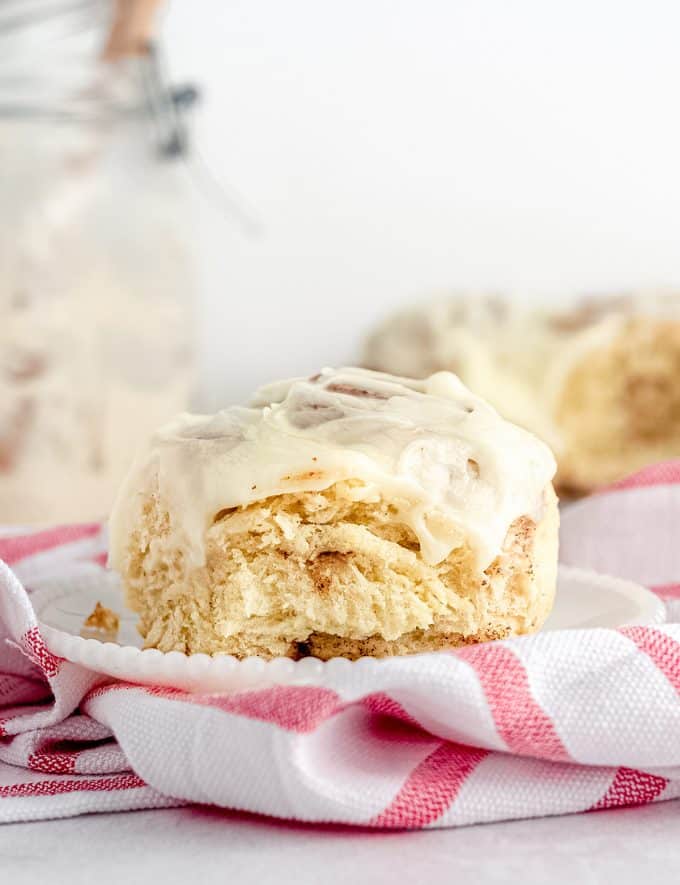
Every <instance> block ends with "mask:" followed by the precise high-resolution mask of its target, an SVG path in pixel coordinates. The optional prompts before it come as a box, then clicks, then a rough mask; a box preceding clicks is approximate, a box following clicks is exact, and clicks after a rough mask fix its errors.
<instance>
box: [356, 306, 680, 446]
mask: <svg viewBox="0 0 680 885" xmlns="http://www.w3.org/2000/svg"><path fill="white" fill-rule="evenodd" d="M679 313H680V295H679V294H677V293H673V292H641V293H631V294H629V295H611V296H602V297H598V296H590V297H587V298H583V299H579V300H568V301H566V302H564V303H562V304H560V305H559V306H558V307H540V306H536V305H532V304H530V303H529V302H528V301H526V300H523V299H521V298H510V297H507V298H505V297H501V296H497V295H492V294H480V293H475V294H460V295H455V296H451V297H448V298H439V299H435V300H433V301H431V302H427V303H425V304H424V305H421V306H418V307H415V308H412V309H407V310H405V311H403V312H400V313H397V314H395V315H393V316H391V317H390V318H389V319H388V320H387V321H386V322H385V323H383V324H382V326H380V327H379V328H378V329H377V330H376V331H375V332H374V334H373V335H372V336H371V337H370V338H369V340H368V341H367V343H366V347H365V352H364V364H365V365H367V366H371V367H373V368H376V369H380V370H384V371H389V372H398V373H403V374H407V375H411V376H413V377H415V378H422V377H424V376H426V375H428V374H430V373H431V372H433V371H437V370H440V369H444V368H446V369H451V370H452V371H455V372H456V373H457V374H458V375H460V377H461V378H462V379H463V380H464V382H465V384H467V385H469V386H470V388H471V389H472V390H474V391H475V393H477V394H479V395H480V396H482V397H484V398H485V399H487V400H488V401H489V402H491V403H492V404H493V405H494V406H495V407H496V408H497V409H498V410H499V411H500V412H501V414H502V415H503V416H504V417H505V418H507V419H508V420H510V421H513V422H516V423H517V424H520V425H521V426H522V427H526V428H528V429H529V430H531V431H532V432H533V433H536V434H538V435H539V436H540V437H541V438H542V439H544V440H545V441H546V442H547V443H548V444H549V445H550V446H551V448H552V449H553V451H554V452H555V453H556V454H557V456H558V457H559V455H560V454H561V453H562V451H563V449H564V445H565V440H564V439H563V434H562V430H561V428H560V423H559V416H558V414H557V413H558V407H559V403H560V401H561V397H562V394H563V391H564V389H565V386H566V385H567V384H568V381H569V376H570V374H571V372H572V371H573V369H574V368H575V366H577V365H578V363H579V362H580V361H581V360H582V359H583V358H584V357H585V356H587V354H588V353H591V352H593V351H596V350H598V349H600V348H604V347H606V346H607V345H609V344H611V343H612V342H613V341H614V340H615V339H616V338H617V336H619V335H620V334H621V333H622V331H623V330H624V329H625V325H626V323H627V321H629V320H630V319H631V317H635V316H659V317H666V316H668V317H677V316H678V314H679Z"/></svg>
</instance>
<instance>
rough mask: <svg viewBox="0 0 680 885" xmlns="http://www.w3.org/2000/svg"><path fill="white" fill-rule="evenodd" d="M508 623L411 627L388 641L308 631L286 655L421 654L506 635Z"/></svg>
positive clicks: (324, 657)
mask: <svg viewBox="0 0 680 885" xmlns="http://www.w3.org/2000/svg"><path fill="white" fill-rule="evenodd" d="M509 635H510V627H507V626H506V627H489V628H488V629H487V630H484V631H480V632H479V633H475V634H473V635H470V636H463V634H462V633H438V632H435V631H426V630H414V631H413V632H412V633H407V634H406V635H405V636H401V637H400V638H399V639H394V640H392V641H388V640H386V639H384V638H383V637H382V636H369V637H368V638H367V639H346V638H344V637H342V636H331V635H329V634H328V633H312V634H311V635H310V636H308V637H307V639H306V640H305V641H304V642H296V643H294V645H293V646H292V647H291V652H290V657H292V658H293V659H294V660H296V661H298V660H301V659H302V658H309V657H313V658H319V659H320V660H322V661H329V660H331V659H332V658H349V660H351V661H355V660H357V658H362V657H372V658H391V657H394V656H395V655H412V654H422V653H424V652H432V651H447V650H450V649H453V648H460V647H461V646H463V645H475V644H476V643H478V642H489V641H491V640H496V639H507V637H508V636H509Z"/></svg>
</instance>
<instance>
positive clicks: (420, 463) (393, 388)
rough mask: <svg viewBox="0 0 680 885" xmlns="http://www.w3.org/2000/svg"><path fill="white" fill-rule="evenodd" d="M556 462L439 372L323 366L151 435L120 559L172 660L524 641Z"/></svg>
mask: <svg viewBox="0 0 680 885" xmlns="http://www.w3.org/2000/svg"><path fill="white" fill-rule="evenodd" d="M554 470H555V463H554V460H553V457H552V454H551V453H550V451H549V449H548V448H547V447H546V446H545V445H544V444H543V443H542V442H540V441H539V440H538V439H536V438H535V437H533V436H532V435H530V434H529V433H527V432H526V431H525V430H522V429H520V428H519V427H516V426H514V425H513V424H510V423H509V422H507V421H505V420H504V419H502V418H500V417H499V415H498V414H497V413H496V412H495V411H494V409H493V408H491V407H490V406H489V405H488V404H487V403H485V402H484V401H483V400H481V399H480V398H479V397H477V396H474V395H473V394H471V393H470V392H469V391H468V390H467V389H466V388H465V387H464V386H463V385H462V383H461V382H460V381H459V380H458V379H457V378H456V377H455V376H454V375H452V374H450V373H447V372H441V373H438V374H435V375H433V376H432V377H429V378H427V379H425V380H422V381H413V380H409V379H405V378H398V377H392V376H389V375H384V374H380V373H376V372H370V371H366V370H362V369H352V368H349V369H340V370H332V369H325V370H323V371H322V372H321V373H320V374H318V375H316V376H314V377H312V378H298V379H294V380H291V381H285V382H281V383H278V384H274V385H271V386H269V387H266V388H263V389H262V390H260V391H259V392H258V393H257V394H256V396H255V398H254V400H253V404H252V406H251V407H249V408H243V407H232V408H229V409H225V410H223V411H221V412H218V413H217V414H216V415H212V416H201V415H186V414H185V415H181V416H179V417H178V418H177V419H176V420H175V421H173V422H172V423H170V424H168V425H166V426H165V427H163V428H162V429H161V430H159V431H158V433H157V434H156V435H155V437H154V439H153V440H152V442H151V444H150V446H149V448H148V450H147V451H145V452H144V453H143V454H142V455H141V456H140V457H139V459H138V461H137V463H136V464H135V465H134V467H133V468H132V470H131V472H130V474H129V476H128V478H127V481H126V483H125V484H124V486H123V488H122V489H121V492H120V494H119V497H118V501H117V503H116V506H115V508H114V512H113V514H112V517H111V564H112V566H113V567H114V568H116V569H118V571H119V572H120V573H121V575H122V578H123V582H124V586H125V592H126V597H127V603H128V605H129V606H131V607H132V608H133V609H134V610H135V611H137V612H138V613H139V629H140V632H141V633H142V635H143V636H144V639H145V643H146V646H147V647H153V648H158V649H161V650H163V651H171V650H178V651H183V652H187V653H193V652H204V653H208V654H211V653H216V652H224V653H229V654H233V655H236V656H237V657H245V656H249V655H260V656H262V657H266V658H270V657H275V656H288V657H292V658H300V657H304V656H308V655H313V656H316V657H319V658H323V659H327V658H331V657H334V656H344V657H348V658H356V657H359V656H362V655H375V656H388V655H394V654H408V653H412V652H420V651H431V650H435V649H445V648H453V647H455V646H458V645H462V644H465V643H472V642H480V641H484V640H488V639H497V638H503V637H507V636H512V635H516V634H520V633H528V632H531V631H534V630H537V629H538V628H539V627H540V626H541V624H542V623H543V621H544V620H545V618H546V617H547V615H548V613H549V611H550V609H551V606H552V602H553V597H554V592H555V579H556V563H557V508H556V498H555V494H554V492H553V490H552V486H551V479H552V476H553V473H554Z"/></svg>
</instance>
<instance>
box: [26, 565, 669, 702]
mask: <svg viewBox="0 0 680 885" xmlns="http://www.w3.org/2000/svg"><path fill="white" fill-rule="evenodd" d="M31 600H32V602H33V605H34V608H35V611H36V614H37V616H38V620H39V621H40V626H41V629H42V631H43V635H44V637H45V641H46V643H47V646H48V648H49V649H50V651H52V652H53V653H54V654H56V655H59V656H60V657H63V658H66V659H67V660H69V661H73V662H74V663H76V664H82V665H83V666H85V667H88V668H89V669H91V670H96V671H98V672H100V673H104V674H106V675H107V676H113V677H116V678H118V679H123V680H127V681H130V682H140V683H144V684H153V685H165V686H172V687H175V688H183V689H186V690H188V691H208V692H209V691H228V690H234V689H244V688H252V687H255V686H263V685H286V684H296V685H299V684H317V685H318V684H323V682H324V679H325V677H326V675H327V674H329V673H331V672H333V670H337V669H342V668H346V667H354V666H362V665H363V666H367V665H368V666H371V665H375V664H378V663H380V664H381V665H383V666H385V665H389V660H390V659H387V660H385V661H381V662H376V661H374V660H373V659H372V658H364V659H362V660H361V661H358V662H356V663H351V662H350V661H346V660H344V659H342V658H336V659H335V660H332V661H328V662H325V663H324V662H322V661H318V660H316V659H315V658H305V659H303V660H301V661H291V660H289V659H288V658H276V659H274V660H272V661H264V660H262V659H261V658H248V659H246V660H244V661H238V660H236V658H233V657H232V656H231V655H215V656H213V657H210V656H209V655H201V654H197V655H184V654H181V653H180V652H168V653H164V652H160V651H158V650H156V649H146V650H144V651H142V649H141V644H142V643H141V638H140V636H139V634H138V633H137V631H136V629H135V623H136V620H137V618H136V615H135V614H134V613H133V612H131V611H129V610H128V609H126V608H125V606H124V604H123V596H122V593H121V589H120V584H119V581H118V577H117V575H116V574H114V573H113V572H105V571H102V570H101V569H99V568H95V567H94V566H90V565H87V564H84V565H83V566H82V567H81V568H79V569H78V570H77V571H74V572H71V573H69V575H68V576H64V577H61V578H60V579H58V580H57V579H55V580H53V581H50V582H49V583H47V582H44V583H43V584H42V586H41V587H40V589H39V590H36V591H34V592H33V594H32V596H31ZM97 601H99V602H101V603H102V605H104V606H106V607H107V608H110V609H113V610H114V611H116V612H118V613H119V614H120V615H121V627H120V631H119V634H118V640H119V642H118V643H114V642H101V641H99V640H97V639H83V638H82V637H81V636H80V635H79V634H80V630H81V628H82V625H83V621H84V619H85V618H86V617H87V615H88V614H89V613H90V612H91V611H92V609H93V608H94V606H95V603H96V602H97ZM664 619H665V609H664V606H663V603H662V602H661V601H660V600H659V599H658V598H657V597H656V596H654V594H653V593H650V591H649V590H646V589H645V588H644V587H641V586H639V585H638V584H633V583H632V582H630V581H623V580H621V579H619V578H611V577H606V576H604V575H597V574H595V573H594V572H589V571H585V570H581V569H574V568H570V567H567V566H560V569H559V574H558V582H557V597H556V600H555V607H554V608H553V611H552V613H551V615H550V617H549V618H548V621H547V623H546V625H545V626H544V628H543V629H544V630H565V629H578V628H587V627H622V626H625V625H630V624H639V625H641V624H659V623H662V622H663V621H664Z"/></svg>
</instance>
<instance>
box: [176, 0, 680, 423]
mask: <svg viewBox="0 0 680 885" xmlns="http://www.w3.org/2000/svg"><path fill="white" fill-rule="evenodd" d="M163 33H164V37H165V41H166V48H167V51H168V54H169V57H170V62H171V68H172V71H173V73H174V74H175V79H191V80H194V81H196V82H198V83H200V84H201V86H202V87H203V90H204V100H203V103H202V106H201V108H200V110H199V111H198V112H197V114H196V116H195V120H194V137H195V143H196V145H197V147H198V149H199V151H200V154H201V155H202V156H203V158H204V160H205V162H206V163H207V164H208V165H209V167H210V168H211V169H212V171H213V172H214V174H215V175H216V176H217V177H218V178H219V179H220V180H221V181H222V182H223V183H224V184H225V185H226V186H227V187H233V188H237V189H238V191H239V192H240V193H241V194H242V195H244V197H245V199H246V200H247V202H248V203H249V204H251V205H252V207H254V210H255V212H256V213H257V216H258V217H259V219H260V221H261V223H262V226H263V232H262V234H261V235H260V236H259V237H256V238H252V237H251V238H249V237H248V236H245V235H244V234H243V233H242V232H241V230H240V228H239V226H238V225H237V224H236V223H235V222H234V221H233V220H230V219H228V218H224V217H222V216H220V214H219V213H218V212H217V211H215V210H213V209H205V211H204V212H203V213H201V214H202V216H203V217H202V220H201V222H200V226H199V227H200V241H201V245H200V248H201V253H202V254H201V262H202V272H203V282H202V290H201V305H202V307H201V312H200V334H201V344H202V349H201V360H202V363H201V397H200V401H201V404H202V405H204V406H206V407H210V408H212V407H213V406H215V405H218V404H226V402H227V401H229V400H231V399H233V398H235V397H236V398H242V397H244V396H245V395H246V394H247V392H248V391H249V389H250V388H251V387H252V386H253V384H255V383H259V382H261V381H264V380H266V379H269V378H271V377H273V376H277V375H289V374H298V373H303V372H310V371H312V370H316V369H317V368H318V367H319V366H321V365H324V364H334V363H338V362H342V361H346V360H351V359H353V358H356V354H357V350H358V346H357V342H358V341H359V340H360V337H361V335H362V334H363V333H364V332H365V330H366V329H367V328H369V327H370V325H371V324H372V323H373V322H374V321H375V320H377V319H378V318H379V317H381V316H382V315H384V314H385V313H386V312H387V311H388V310H389V309H390V308H391V307H393V306H396V305H398V304H400V303H404V302H408V301H409V300H414V299H418V298H423V297H426V296H428V295H432V294H433V293H435V294H437V293H440V292H442V291H446V290H452V289H461V288H470V287H471V288H501V289H510V290H513V291H519V292H528V293H534V294H537V295H540V296H543V297H552V298H554V297H559V296H560V295H564V294H565V293H569V292H572V291H583V290H598V291H599V290H608V289H612V288H617V287H626V288H627V287H631V286H640V285H673V284H677V283H679V282H680V249H679V248H678V247H679V245H680V244H679V242H678V234H679V233H680V226H679V217H678V216H679V212H678V210H679V208H680V173H679V171H678V166H679V164H680V122H679V119H680V117H679V115H678V91H679V89H680V52H678V39H679V34H680V7H679V6H678V4H677V2H674V0H669V2H662V0H637V2H626V0H569V2H554V0H343V2H342V3H330V2H319V0H285V2H281V0H200V2H188V0H175V2H174V3H173V4H172V5H171V7H170V10H169V12H168V14H167V15H166V17H165V21H164V26H163Z"/></svg>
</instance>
